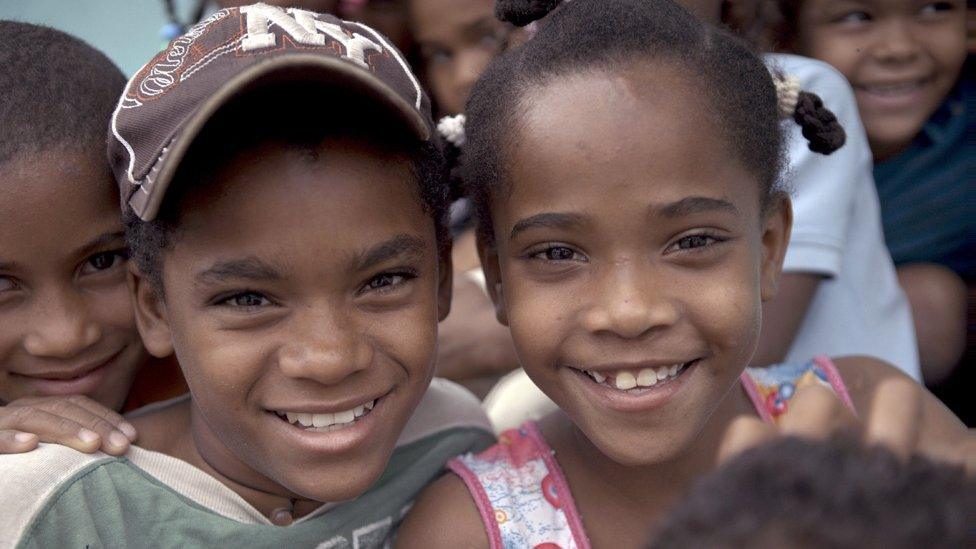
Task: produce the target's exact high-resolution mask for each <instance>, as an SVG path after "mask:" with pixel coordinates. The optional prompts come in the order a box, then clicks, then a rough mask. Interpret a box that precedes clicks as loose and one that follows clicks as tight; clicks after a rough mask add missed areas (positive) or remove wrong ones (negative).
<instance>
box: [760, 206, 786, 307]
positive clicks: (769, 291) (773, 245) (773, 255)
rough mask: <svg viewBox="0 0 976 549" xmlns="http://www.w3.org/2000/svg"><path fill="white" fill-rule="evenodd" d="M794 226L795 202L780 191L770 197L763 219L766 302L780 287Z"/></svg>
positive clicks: (762, 290)
mask: <svg viewBox="0 0 976 549" xmlns="http://www.w3.org/2000/svg"><path fill="white" fill-rule="evenodd" d="M792 228H793V202H792V201H790V197H789V196H787V195H786V193H782V192H778V193H776V194H775V195H774V196H772V197H771V198H770V204H769V206H767V211H766V215H765V219H764V221H763V234H762V265H761V272H760V296H761V298H762V301H763V302H764V303H765V302H766V301H769V300H770V299H772V298H773V297H774V296H775V295H776V291H777V289H778V288H779V277H780V275H781V274H782V272H783V258H784V257H786V248H787V246H788V245H789V243H790V231H791V229H792Z"/></svg>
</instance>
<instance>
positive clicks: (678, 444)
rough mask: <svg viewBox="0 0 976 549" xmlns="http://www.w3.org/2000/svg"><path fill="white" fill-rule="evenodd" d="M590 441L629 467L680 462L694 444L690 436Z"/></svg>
mask: <svg viewBox="0 0 976 549" xmlns="http://www.w3.org/2000/svg"><path fill="white" fill-rule="evenodd" d="M586 436H587V438H589V439H590V441H591V442H592V443H593V444H594V445H595V446H596V447H597V448H598V449H599V450H600V452H601V453H603V454H604V455H605V456H607V457H608V458H610V459H612V460H613V461H614V462H616V463H619V464H620V465H623V466H626V467H646V466H648V465H655V464H659V463H666V462H669V461H673V460H675V459H678V458H679V457H681V456H682V455H684V454H685V452H686V451H687V450H688V448H689V447H690V446H691V445H692V444H693V442H694V437H693V436H691V435H689V434H687V433H676V432H653V433H648V432H645V431H638V432H635V433H632V434H630V435H629V436H626V435H625V436H622V437H613V438H610V437H599V436H593V435H591V434H590V433H586Z"/></svg>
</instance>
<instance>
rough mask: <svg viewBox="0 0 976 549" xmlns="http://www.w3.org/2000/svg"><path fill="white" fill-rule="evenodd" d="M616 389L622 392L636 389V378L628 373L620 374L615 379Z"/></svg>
mask: <svg viewBox="0 0 976 549" xmlns="http://www.w3.org/2000/svg"><path fill="white" fill-rule="evenodd" d="M616 385H617V388H618V389H620V390H623V391H626V390H627V389H633V388H634V387H637V378H635V377H634V374H632V373H630V372H620V373H618V374H617V379H616Z"/></svg>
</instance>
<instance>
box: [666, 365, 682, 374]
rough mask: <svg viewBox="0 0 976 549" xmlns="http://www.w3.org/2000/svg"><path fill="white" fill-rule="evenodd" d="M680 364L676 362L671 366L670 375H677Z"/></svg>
mask: <svg viewBox="0 0 976 549" xmlns="http://www.w3.org/2000/svg"><path fill="white" fill-rule="evenodd" d="M679 366H681V365H680V364H675V365H673V366H671V368H669V369H668V375H669V376H675V375H677V374H678V367H679Z"/></svg>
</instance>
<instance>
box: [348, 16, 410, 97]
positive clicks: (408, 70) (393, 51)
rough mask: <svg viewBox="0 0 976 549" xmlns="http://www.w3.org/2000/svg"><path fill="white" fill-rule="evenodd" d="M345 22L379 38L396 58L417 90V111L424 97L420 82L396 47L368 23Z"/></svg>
mask: <svg viewBox="0 0 976 549" xmlns="http://www.w3.org/2000/svg"><path fill="white" fill-rule="evenodd" d="M346 23H352V24H353V25H359V26H360V27H362V28H364V29H366V30H367V31H369V33H370V34H372V35H373V37H374V38H376V39H377V40H379V42H380V44H383V47H385V48H386V49H387V50H389V51H390V53H392V54H393V57H395V58H396V60H397V61H398V62H399V63H400V66H401V67H402V68H403V72H405V73H407V76H408V77H409V78H410V82H411V83H412V84H413V88H414V90H416V92H417V102H416V105H415V106H416V108H417V110H418V111H419V110H420V103H421V102H422V100H423V97H424V92H423V91H421V89H420V82H417V78H416V77H414V75H413V73H412V72H410V67H409V66H408V65H407V63H406V61H404V60H403V58H402V57H400V54H399V53H398V52H397V50H396V48H394V47H393V46H391V45H390V43H389V42H387V41H386V39H385V38H383V36H382V35H380V34H379V33H378V32H376V31H374V30H373V29H372V28H370V27H369V26H368V25H364V24H362V23H358V22H356V21H346Z"/></svg>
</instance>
